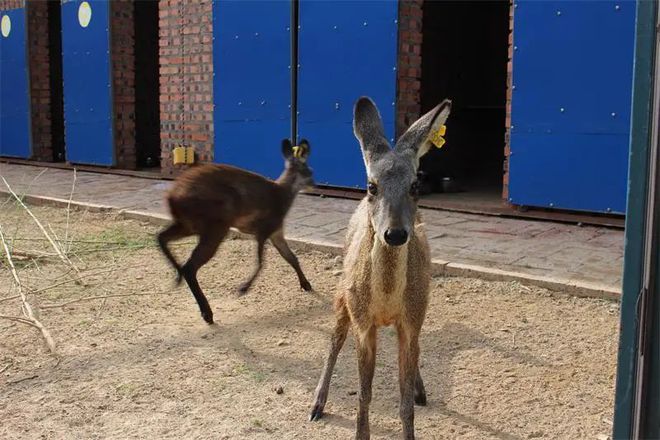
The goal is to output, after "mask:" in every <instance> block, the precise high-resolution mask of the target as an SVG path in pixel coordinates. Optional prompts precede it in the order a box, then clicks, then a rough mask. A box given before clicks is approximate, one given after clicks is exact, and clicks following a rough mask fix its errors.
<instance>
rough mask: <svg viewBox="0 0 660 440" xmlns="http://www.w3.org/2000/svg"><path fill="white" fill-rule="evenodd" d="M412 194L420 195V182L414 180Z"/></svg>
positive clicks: (411, 187)
mask: <svg viewBox="0 0 660 440" xmlns="http://www.w3.org/2000/svg"><path fill="white" fill-rule="evenodd" d="M410 195H411V196H418V195H419V182H417V181H414V182H413V183H412V185H410Z"/></svg>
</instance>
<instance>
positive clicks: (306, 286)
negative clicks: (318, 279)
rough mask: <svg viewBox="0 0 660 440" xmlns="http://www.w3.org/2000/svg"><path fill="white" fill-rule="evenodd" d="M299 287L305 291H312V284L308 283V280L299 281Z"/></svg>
mask: <svg viewBox="0 0 660 440" xmlns="http://www.w3.org/2000/svg"><path fill="white" fill-rule="evenodd" d="M300 288H301V289H302V290H304V291H305V292H311V291H312V285H311V284H309V281H307V280H305V281H303V282H301V283H300Z"/></svg>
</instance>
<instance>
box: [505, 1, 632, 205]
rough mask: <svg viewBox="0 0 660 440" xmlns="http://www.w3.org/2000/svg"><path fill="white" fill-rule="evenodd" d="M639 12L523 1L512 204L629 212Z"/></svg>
mask: <svg viewBox="0 0 660 440" xmlns="http://www.w3.org/2000/svg"><path fill="white" fill-rule="evenodd" d="M635 7H636V6H635V2H629V1H624V2H614V1H572V2H567V1H518V2H516V8H515V15H514V55H513V85H514V89H513V97H512V121H511V123H512V129H511V157H510V158H509V197H510V201H511V202H513V203H515V204H520V205H529V206H541V207H550V206H552V207H554V208H562V209H571V210H584V211H594V212H619V213H623V212H624V211H625V204H626V178H627V169H628V157H627V155H628V137H629V132H630V105H631V96H632V66H633V48H634V23H635Z"/></svg>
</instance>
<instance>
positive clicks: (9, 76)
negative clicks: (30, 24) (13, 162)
mask: <svg viewBox="0 0 660 440" xmlns="http://www.w3.org/2000/svg"><path fill="white" fill-rule="evenodd" d="M0 28H1V31H2V32H0V156H11V157H20V158H29V157H30V156H31V155H32V147H31V142H30V94H29V90H28V65H27V49H26V47H25V43H26V41H27V38H26V37H27V35H26V19H25V8H20V9H12V10H9V11H0Z"/></svg>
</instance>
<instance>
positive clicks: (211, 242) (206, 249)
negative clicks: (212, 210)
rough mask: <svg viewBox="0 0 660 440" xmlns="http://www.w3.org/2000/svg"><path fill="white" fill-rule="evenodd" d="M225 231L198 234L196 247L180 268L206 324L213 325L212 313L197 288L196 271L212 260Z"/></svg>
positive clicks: (202, 294)
mask: <svg viewBox="0 0 660 440" xmlns="http://www.w3.org/2000/svg"><path fill="white" fill-rule="evenodd" d="M227 230H228V229H226V228H225V229H222V230H217V229H215V230H213V229H209V230H207V231H205V232H203V233H202V234H200V236H199V243H197V247H195V249H193V251H192V254H191V255H190V258H189V259H188V261H187V262H186V264H184V265H183V267H182V268H181V272H182V273H183V278H184V279H185V280H186V283H188V287H190V291H191V292H192V294H193V296H194V297H195V299H196V300H197V304H198V305H199V311H200V312H201V313H202V318H204V321H206V322H207V323H208V324H213V311H211V307H210V306H209V302H208V301H207V299H206V296H204V292H202V288H201V287H200V286H199V282H198V281H197V271H198V270H199V269H200V268H201V267H202V266H203V265H205V264H206V263H207V262H208V261H209V260H210V259H211V258H213V256H214V255H215V253H216V251H217V250H218V246H220V243H222V240H223V239H224V238H225V235H226V234H227Z"/></svg>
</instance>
